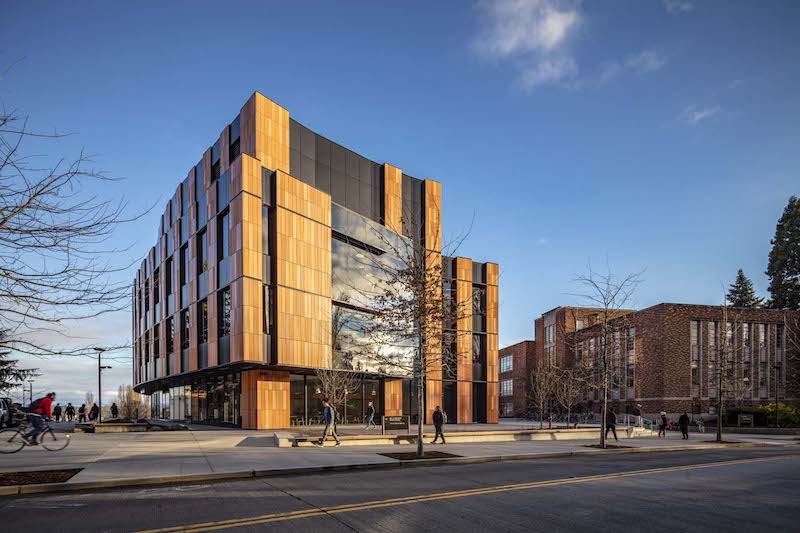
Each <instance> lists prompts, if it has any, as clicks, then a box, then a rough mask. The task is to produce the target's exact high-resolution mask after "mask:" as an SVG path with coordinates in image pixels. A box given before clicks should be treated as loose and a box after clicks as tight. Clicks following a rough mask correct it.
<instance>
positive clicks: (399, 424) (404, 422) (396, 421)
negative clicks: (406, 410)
mask: <svg viewBox="0 0 800 533" xmlns="http://www.w3.org/2000/svg"><path fill="white" fill-rule="evenodd" d="M409 418H410V417H408V416H384V417H383V432H384V433H386V431H387V430H388V431H401V430H405V431H408V428H409Z"/></svg>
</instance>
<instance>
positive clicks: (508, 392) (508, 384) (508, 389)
mask: <svg viewBox="0 0 800 533" xmlns="http://www.w3.org/2000/svg"><path fill="white" fill-rule="evenodd" d="M513 395H514V380H512V379H504V380H503V381H501V382H500V396H513Z"/></svg>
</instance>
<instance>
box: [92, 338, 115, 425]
mask: <svg viewBox="0 0 800 533" xmlns="http://www.w3.org/2000/svg"><path fill="white" fill-rule="evenodd" d="M94 350H95V351H96V352H97V422H98V423H100V422H102V421H103V379H102V373H103V370H106V369H108V368H111V367H110V366H103V364H102V361H101V357H102V355H103V352H105V351H106V349H105V348H100V347H95V349H94Z"/></svg>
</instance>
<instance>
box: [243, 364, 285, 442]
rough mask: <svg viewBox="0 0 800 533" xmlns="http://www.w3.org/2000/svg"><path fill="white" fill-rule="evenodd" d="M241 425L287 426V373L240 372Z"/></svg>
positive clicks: (245, 426) (247, 427) (263, 427)
mask: <svg viewBox="0 0 800 533" xmlns="http://www.w3.org/2000/svg"><path fill="white" fill-rule="evenodd" d="M241 412H242V427H243V428H244V429H279V428H288V427H289V419H290V385H289V372H280V371H270V370H249V371H246V372H242V403H241Z"/></svg>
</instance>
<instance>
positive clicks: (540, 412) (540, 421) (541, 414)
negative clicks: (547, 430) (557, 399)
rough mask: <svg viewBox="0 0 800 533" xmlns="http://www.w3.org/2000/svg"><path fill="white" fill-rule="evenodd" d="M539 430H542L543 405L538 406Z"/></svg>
mask: <svg viewBox="0 0 800 533" xmlns="http://www.w3.org/2000/svg"><path fill="white" fill-rule="evenodd" d="M539 429H544V404H543V403H540V404H539Z"/></svg>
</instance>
